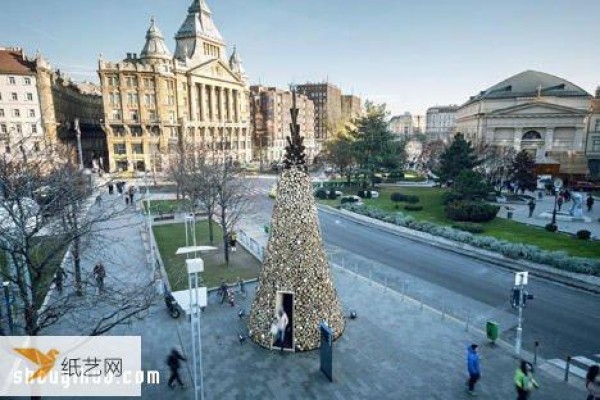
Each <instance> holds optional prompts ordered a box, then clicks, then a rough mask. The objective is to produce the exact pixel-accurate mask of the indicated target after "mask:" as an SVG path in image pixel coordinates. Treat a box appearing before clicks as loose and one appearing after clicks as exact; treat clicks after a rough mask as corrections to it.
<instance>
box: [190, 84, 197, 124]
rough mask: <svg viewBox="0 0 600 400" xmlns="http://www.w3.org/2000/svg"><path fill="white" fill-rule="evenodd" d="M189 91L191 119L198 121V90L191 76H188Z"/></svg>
mask: <svg viewBox="0 0 600 400" xmlns="http://www.w3.org/2000/svg"><path fill="white" fill-rule="evenodd" d="M188 92H189V93H188V103H189V110H190V121H198V99H197V95H198V94H197V92H196V84H195V83H194V82H193V81H192V77H191V76H190V77H189V78H188Z"/></svg>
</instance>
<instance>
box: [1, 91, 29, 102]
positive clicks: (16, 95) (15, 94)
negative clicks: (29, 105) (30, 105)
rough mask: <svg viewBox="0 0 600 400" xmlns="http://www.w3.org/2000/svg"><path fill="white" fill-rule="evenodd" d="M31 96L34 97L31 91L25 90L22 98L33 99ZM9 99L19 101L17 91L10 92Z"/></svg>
mask: <svg viewBox="0 0 600 400" xmlns="http://www.w3.org/2000/svg"><path fill="white" fill-rule="evenodd" d="M33 98H34V97H33V93H31V92H27V93H25V98H24V99H23V100H26V101H33ZM10 99H11V100H12V101H19V94H18V93H17V92H11V93H10ZM0 100H2V93H0Z"/></svg>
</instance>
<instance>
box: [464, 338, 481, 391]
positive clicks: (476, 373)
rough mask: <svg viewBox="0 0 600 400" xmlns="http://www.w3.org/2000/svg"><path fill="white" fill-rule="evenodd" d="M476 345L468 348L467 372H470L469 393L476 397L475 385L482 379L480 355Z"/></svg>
mask: <svg viewBox="0 0 600 400" xmlns="http://www.w3.org/2000/svg"><path fill="white" fill-rule="evenodd" d="M477 347H479V346H477V345H476V344H472V345H470V346H469V347H468V348H467V371H468V372H469V380H468V381H467V385H468V386H469V389H468V393H469V394H470V395H472V396H475V395H476V394H475V384H476V383H477V381H478V380H479V378H481V369H480V368H479V354H477Z"/></svg>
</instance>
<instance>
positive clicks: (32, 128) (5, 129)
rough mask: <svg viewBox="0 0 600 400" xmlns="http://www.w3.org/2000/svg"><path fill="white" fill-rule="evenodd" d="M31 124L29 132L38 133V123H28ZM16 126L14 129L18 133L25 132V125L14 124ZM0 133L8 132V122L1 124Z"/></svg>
mask: <svg viewBox="0 0 600 400" xmlns="http://www.w3.org/2000/svg"><path fill="white" fill-rule="evenodd" d="M28 125H29V132H28V133H38V127H37V124H28ZM13 126H14V130H15V132H16V133H23V125H22V124H19V123H16V124H13ZM0 133H1V134H8V125H7V124H0Z"/></svg>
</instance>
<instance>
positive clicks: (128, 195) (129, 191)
mask: <svg viewBox="0 0 600 400" xmlns="http://www.w3.org/2000/svg"><path fill="white" fill-rule="evenodd" d="M126 185H127V184H126V183H125V182H124V181H117V182H113V181H110V182H108V183H107V184H106V186H107V187H108V194H113V193H114V190H115V187H116V188H117V193H118V194H119V195H122V196H123V197H124V198H125V204H126V205H130V204H131V205H133V204H134V200H135V193H136V191H137V188H136V187H135V186H134V185H129V186H126Z"/></svg>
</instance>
